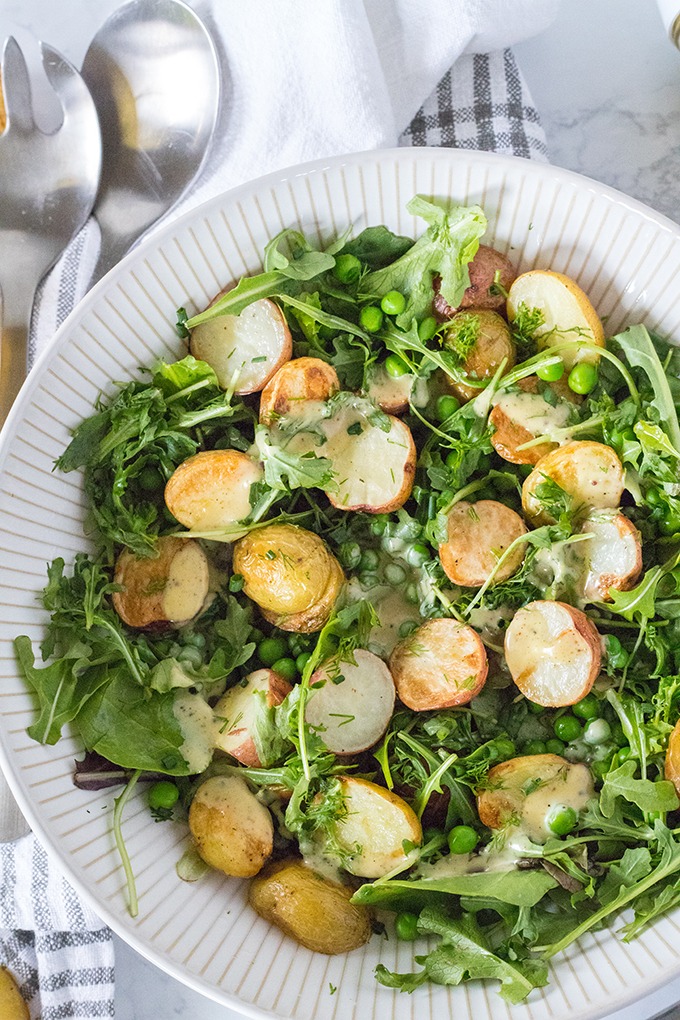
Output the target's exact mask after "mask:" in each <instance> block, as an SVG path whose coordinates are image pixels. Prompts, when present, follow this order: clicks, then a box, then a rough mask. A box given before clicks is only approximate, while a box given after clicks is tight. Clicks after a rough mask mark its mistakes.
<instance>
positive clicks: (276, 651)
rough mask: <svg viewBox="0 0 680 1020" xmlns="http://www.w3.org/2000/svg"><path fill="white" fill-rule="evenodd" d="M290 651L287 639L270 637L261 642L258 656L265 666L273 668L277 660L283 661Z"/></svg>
mask: <svg viewBox="0 0 680 1020" xmlns="http://www.w3.org/2000/svg"><path fill="white" fill-rule="evenodd" d="M287 651H288V644H287V642H286V640H285V638H278V637H268V638H265V639H264V641H261V642H260V645H259V647H258V649H257V654H258V655H259V657H260V662H261V663H262V665H263V666H273V665H274V663H275V662H276V660H277V659H282V658H283V657H284V656H285V654H286V652H287Z"/></svg>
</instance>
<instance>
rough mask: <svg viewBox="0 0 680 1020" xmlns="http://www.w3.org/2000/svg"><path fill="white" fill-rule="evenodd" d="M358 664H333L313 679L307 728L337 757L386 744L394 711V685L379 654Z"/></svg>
mask: <svg viewBox="0 0 680 1020" xmlns="http://www.w3.org/2000/svg"><path fill="white" fill-rule="evenodd" d="M353 658H354V662H340V661H338V659H331V660H330V661H329V662H326V663H324V664H323V665H322V666H321V667H320V669H318V670H317V671H316V672H315V673H314V674H313V675H312V678H311V681H310V687H311V690H310V694H309V700H308V702H307V707H306V709H305V719H306V721H307V723H308V724H309V725H310V726H311V727H312V728H313V729H315V730H316V731H317V732H318V734H319V736H320V737H321V739H322V740H323V742H324V744H325V745H326V747H327V748H328V750H329V751H333V753H334V754H338V755H344V754H358V753H359V752H360V751H365V750H366V749H367V748H369V747H373V745H374V744H377V742H378V741H379V740H380V738H381V737H382V736H383V734H384V733H385V730H386V729H387V727H388V726H389V724H390V719H391V718H392V712H393V711H394V699H395V690H394V680H393V679H392V674H391V673H390V671H389V669H388V668H387V666H386V665H385V663H384V662H383V661H382V659H380V658H378V656H377V655H373V653H372V652H367V651H365V650H364V649H361V648H359V649H357V650H356V651H355V652H354V653H353Z"/></svg>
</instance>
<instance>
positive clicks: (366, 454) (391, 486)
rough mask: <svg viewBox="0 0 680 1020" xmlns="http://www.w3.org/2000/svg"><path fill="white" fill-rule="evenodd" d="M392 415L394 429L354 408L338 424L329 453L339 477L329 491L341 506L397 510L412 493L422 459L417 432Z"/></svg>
mask: <svg viewBox="0 0 680 1020" xmlns="http://www.w3.org/2000/svg"><path fill="white" fill-rule="evenodd" d="M387 417H388V419H389V426H390V427H389V431H384V430H383V429H382V428H380V426H379V425H374V424H372V423H371V422H370V421H369V420H368V419H367V418H366V417H364V416H363V415H358V414H357V415H352V413H351V412H350V413H349V414H346V415H341V416H340V417H339V419H338V421H337V422H336V423H335V424H334V427H333V431H332V432H331V434H330V435H329V439H328V447H327V451H325V452H324V456H327V457H329V458H330V460H331V462H332V464H333V474H334V476H335V479H336V481H337V487H336V488H335V489H333V490H332V491H331V490H329V491H328V492H326V495H327V496H328V499H329V500H330V502H331V503H332V504H333V506H335V507H337V508H338V510H348V511H349V510H355V511H356V510H363V511H365V513H369V514H386V513H391V512H392V511H393V510H398V509H399V507H402V506H403V505H404V503H405V502H406V500H407V499H408V498H409V496H410V495H411V490H412V488H413V479H414V477H415V472H416V459H417V454H416V447H415V443H414V442H413V436H412V435H411V430H410V428H409V427H408V425H405V424H404V423H403V422H402V421H400V420H399V418H395V417H393V416H392V415H388V416H387Z"/></svg>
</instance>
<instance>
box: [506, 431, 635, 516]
mask: <svg viewBox="0 0 680 1020" xmlns="http://www.w3.org/2000/svg"><path fill="white" fill-rule="evenodd" d="M546 479H552V481H554V482H556V483H557V484H558V485H559V486H560V488H561V489H564V491H565V492H567V493H568V494H569V495H570V496H571V498H572V501H573V503H574V505H575V507H577V508H578V507H583V508H588V507H590V508H592V509H594V510H607V509H611V508H613V507H618V505H619V503H620V502H621V496H622V495H623V489H624V483H625V476H624V472H623V466H622V464H621V461H620V460H619V458H618V457H617V456H616V454H615V453H614V451H613V450H612V448H611V447H610V446H605V444H604V443H595V442H592V441H591V440H587V439H585V440H578V439H574V440H572V441H571V442H570V443H565V444H564V446H560V447H559V448H558V449H557V450H553V451H552V453H549V454H548V455H547V456H545V457H542V458H541V460H540V461H539V462H538V464H537V465H536V467H535V468H534V470H533V471H532V472H531V474H530V475H529V476H528V477H527V478H525V480H524V485H523V486H522V507H523V509H524V512H525V514H526V515H527V517H529V519H530V520H531V521H532V523H533V524H537V525H538V524H554V523H555V518H554V517H552V516H551V515H550V514H549V513H548V512H547V511H546V510H545V509H544V507H543V505H542V503H541V500H540V496H539V492H540V490H539V486H540V485H542V484H543V483H544V482H545V481H546ZM537 490H538V491H537Z"/></svg>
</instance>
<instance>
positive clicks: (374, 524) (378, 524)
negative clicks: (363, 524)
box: [370, 514, 389, 538]
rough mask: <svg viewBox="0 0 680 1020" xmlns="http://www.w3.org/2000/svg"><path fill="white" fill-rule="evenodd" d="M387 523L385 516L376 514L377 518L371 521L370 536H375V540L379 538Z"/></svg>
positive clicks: (387, 519)
mask: <svg viewBox="0 0 680 1020" xmlns="http://www.w3.org/2000/svg"><path fill="white" fill-rule="evenodd" d="M388 523H389V518H388V516H387V514H378V515H377V517H374V518H373V520H372V521H371V527H370V532H371V534H372V535H375V536H376V538H380V536H381V535H384V534H385V529H386V528H387V525H388Z"/></svg>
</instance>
